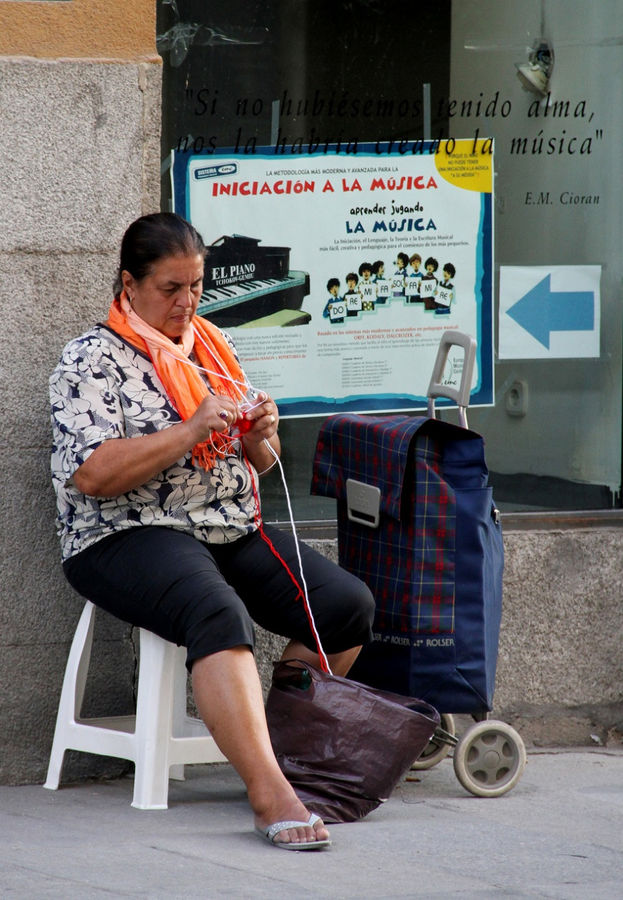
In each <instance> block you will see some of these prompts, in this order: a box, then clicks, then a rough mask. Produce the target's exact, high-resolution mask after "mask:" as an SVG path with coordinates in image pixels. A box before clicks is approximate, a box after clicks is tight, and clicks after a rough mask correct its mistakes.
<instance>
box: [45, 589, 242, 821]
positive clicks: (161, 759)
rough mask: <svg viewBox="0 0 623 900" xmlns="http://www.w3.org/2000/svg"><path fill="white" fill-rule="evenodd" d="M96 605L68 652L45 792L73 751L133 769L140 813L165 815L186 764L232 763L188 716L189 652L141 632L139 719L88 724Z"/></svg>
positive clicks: (135, 802)
mask: <svg viewBox="0 0 623 900" xmlns="http://www.w3.org/2000/svg"><path fill="white" fill-rule="evenodd" d="M94 624H95V606H94V605H93V604H92V603H91V602H90V601H87V602H86V604H85V607H84V610H83V611H82V615H81V617H80V621H79V622H78V627H77V628H76V633H75V635H74V639H73V641H72V644H71V650H70V651H69V659H68V660H67V667H66V669H65V678H64V680H63V690H62V692H61V699H60V702H59V706H58V713H57V716H56V729H55V732H54V741H53V743H52V752H51V754H50V762H49V766H48V776H47V780H46V782H45V785H44V787H46V788H49V789H50V790H56V789H57V788H58V785H59V781H60V777H61V769H62V767H63V758H64V756H65V751H66V750H81V751H83V752H85V753H97V754H99V755H101V756H114V757H119V758H121V759H130V760H132V761H133V762H134V768H135V773H134V797H133V799H132V806H135V807H136V808H137V809H166V808H167V798H168V793H169V777H171V778H177V779H183V778H184V765H185V764H190V763H210V762H225V761H226V759H225V757H224V756H223V754H222V753H221V751H220V750H219V749H218V747H217V746H216V743H215V742H214V738H213V737H212V736H211V735H210V733H209V731H208V729H207V728H206V727H205V725H204V724H203V722H201V721H200V720H199V719H194V718H192V717H190V716H188V715H187V714H186V668H185V665H184V661H185V650H184V648H183V647H176V646H175V645H174V644H171V643H169V642H168V641H165V640H163V639H162V638H159V637H157V636H156V635H155V634H152V633H151V632H150V631H145V630H144V629H143V628H141V629H140V670H139V678H138V697H137V702H136V715H135V716H110V717H107V718H97V719H81V718H80V710H81V707H82V700H83V697H84V689H85V685H86V680H87V673H88V670H89V660H90V658H91V645H92V643H93V626H94Z"/></svg>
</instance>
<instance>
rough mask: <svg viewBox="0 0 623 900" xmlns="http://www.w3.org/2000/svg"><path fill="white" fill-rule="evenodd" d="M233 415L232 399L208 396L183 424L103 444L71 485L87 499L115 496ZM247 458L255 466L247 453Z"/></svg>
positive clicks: (220, 427) (231, 419)
mask: <svg viewBox="0 0 623 900" xmlns="http://www.w3.org/2000/svg"><path fill="white" fill-rule="evenodd" d="M223 412H226V413H227V415H228V420H227V421H225V420H224V419H223V418H222V416H221V413H223ZM237 416H238V410H237V407H236V404H235V403H234V401H233V400H230V399H229V398H228V397H221V396H219V397H217V396H215V395H213V394H209V395H208V396H207V397H205V398H204V399H203V400H202V402H201V403H200V404H199V407H198V408H197V411H196V412H195V413H194V414H193V415H192V416H191V417H190V419H187V420H186V421H185V422H179V423H178V424H176V425H170V426H169V427H168V428H165V429H163V430H162V431H156V432H154V433H153V434H145V435H142V436H141V437H133V438H111V439H110V440H107V441H104V442H103V443H101V444H100V445H99V446H98V447H97V448H96V449H95V450H94V451H93V453H91V455H90V456H89V457H88V459H86V460H85V461H84V462H83V463H82V465H81V466H79V467H78V469H76V471H75V472H74V475H73V481H74V484H75V485H76V487H77V488H78V490H79V491H81V492H82V493H83V494H87V495H89V496H91V497H117V496H118V495H119V494H124V493H126V491H131V490H133V489H134V488H137V487H140V485H142V484H145V482H146V481H149V480H150V478H153V477H154V476H155V475H158V474H159V473H160V472H162V471H163V470H164V469H166V468H167V466H170V465H171V464H172V463H174V462H175V461H176V460H177V459H180V458H181V457H182V456H184V454H185V453H187V452H188V451H189V450H190V449H191V448H192V447H194V446H195V444H198V443H201V442H202V441H204V440H206V438H208V437H209V435H210V432H212V431H225V429H226V428H227V427H228V426H230V425H232V424H233V422H234V421H235V420H236V418H237ZM264 449H265V452H266V454H267V455H270V454H269V451H268V450H267V449H266V448H264ZM249 457H250V458H251V461H252V462H253V463H254V465H255V462H254V460H253V458H252V457H251V454H249ZM267 465H268V463H267ZM260 471H261V469H260Z"/></svg>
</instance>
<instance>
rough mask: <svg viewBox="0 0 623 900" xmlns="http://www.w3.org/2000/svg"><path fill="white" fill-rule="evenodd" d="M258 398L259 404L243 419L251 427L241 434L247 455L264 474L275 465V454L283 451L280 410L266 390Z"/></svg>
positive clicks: (261, 473)
mask: <svg viewBox="0 0 623 900" xmlns="http://www.w3.org/2000/svg"><path fill="white" fill-rule="evenodd" d="M257 400H258V403H257V406H255V408H254V409H250V410H249V411H248V412H246V413H244V415H243V417H242V421H244V422H246V423H247V424H250V426H251V427H250V428H249V429H248V430H247V431H245V432H243V433H242V434H241V440H242V443H243V445H244V449H245V451H246V454H247V456H248V457H249V459H250V460H251V462H252V463H253V465H254V466H255V468H256V469H257V471H258V472H259V474H260V475H263V474H264V472H268V470H269V469H272V467H273V466H274V465H275V454H276V455H277V456H279V455H280V453H281V444H280V442H279V435H278V434H277V428H278V426H279V410H278V409H277V404H276V403H275V401H274V400H272V399H271V398H270V397H269V396H268V394H266V393H265V392H264V391H261V392H260V393H259V394H258V397H257ZM271 448H272V451H273V452H271Z"/></svg>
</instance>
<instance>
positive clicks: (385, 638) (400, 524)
mask: <svg viewBox="0 0 623 900" xmlns="http://www.w3.org/2000/svg"><path fill="white" fill-rule="evenodd" d="M369 486H372V490H375V489H376V488H378V503H379V509H378V516H376V515H375V514H374V511H373V512H372V513H370V510H369V509H368V507H367V505H366V503H367V498H368V497H369ZM361 492H363V494H362V493H361ZM312 493H316V494H322V495H325V496H329V497H336V499H337V503H338V547H339V560H340V564H341V565H342V566H344V568H346V569H348V570H349V571H351V572H353V573H354V574H356V575H358V576H359V577H360V578H362V579H363V580H364V581H365V582H366V583H367V584H368V586H369V587H370V589H371V591H372V593H373V594H374V597H375V600H376V605H377V612H376V618H375V626H374V640H373V642H372V643H371V644H369V645H368V646H367V647H365V648H364V649H363V651H362V653H361V655H360V657H359V659H358V661H357V663H356V664H355V667H354V668H353V669H352V670H351V673H350V675H351V677H352V678H354V679H356V680H358V681H362V682H364V683H366V684H369V685H371V686H373V687H378V688H382V689H384V690H391V691H395V692H396V693H400V694H406V695H408V696H417V697H421V698H422V699H424V700H426V701H427V702H428V703H431V704H432V705H433V706H435V707H436V708H437V709H439V710H440V712H456V713H459V712H469V713H475V712H484V711H488V710H490V709H491V705H492V701H493V690H494V682H495V669H496V663H497V648H498V636H499V627H500V617H501V596H502V570H503V544H502V533H501V527H500V525H499V522H498V519H497V511H496V510H495V507H494V505H493V500H492V495H491V488H490V487H489V486H488V471H487V467H486V463H485V458H484V443H483V440H482V438H481V437H480V435H478V434H476V433H475V432H473V431H469V430H467V429H465V428H459V427H457V426H454V425H450V424H448V423H445V422H441V421H439V420H437V419H434V418H410V417H407V416H389V417H387V416H384V417H373V416H359V415H337V416H333V417H331V418H330V419H328V420H327V421H326V422H325V423H324V424H323V426H322V429H321V431H320V435H319V438H318V443H317V447H316V454H315V459H314V472H313V479H312ZM347 496H348V498H349V499H347ZM362 497H363V502H360V501H361V498H362ZM358 505H359V506H362V510H358V508H357V507H358ZM363 507H365V508H363ZM376 518H378V525H377V526H376V527H370V524H369V523H373V522H374V520H375V519H376Z"/></svg>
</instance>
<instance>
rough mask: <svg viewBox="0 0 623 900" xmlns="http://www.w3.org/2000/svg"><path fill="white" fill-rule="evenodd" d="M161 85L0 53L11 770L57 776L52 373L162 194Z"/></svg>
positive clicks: (3, 579)
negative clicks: (51, 766) (130, 229)
mask: <svg viewBox="0 0 623 900" xmlns="http://www.w3.org/2000/svg"><path fill="white" fill-rule="evenodd" d="M2 5H3V6H8V5H13V4H2ZM14 5H15V6H17V5H19V6H21V7H27V6H28V7H32V6H35V5H36V6H42V5H43V4H14ZM50 5H52V4H50ZM53 5H54V6H60V5H63V6H70V5H73V4H53ZM0 12H4V11H2V10H0ZM0 24H1V23H0ZM160 84H161V66H160V62H159V60H158V59H157V58H154V59H153V60H152V61H146V60H144V59H141V60H131V61H128V60H110V61H108V60H107V61H102V60H85V59H80V60H67V59H65V60H48V59H35V58H30V57H28V58H27V57H4V58H3V57H0V160H1V162H2V167H1V175H0V199H1V207H2V217H3V219H2V228H1V229H0V304H1V309H2V320H3V341H2V350H1V357H0V381H1V394H2V416H3V452H2V457H1V459H0V480H1V484H2V493H1V499H0V533H1V534H2V543H1V551H0V553H1V556H0V596H1V603H0V684H1V685H2V688H1V689H0V720H1V721H2V723H3V727H2V730H1V732H0V782H8V783H14V782H20V781H38V780H41V778H42V776H43V773H44V771H45V766H46V765H47V755H48V753H49V746H50V739H51V730H50V728H51V723H52V722H53V717H54V714H55V709H56V704H57V702H58V692H59V689H60V685H61V681H62V675H63V669H64V665H65V660H66V656H67V647H68V641H69V640H70V637H71V634H72V632H73V628H74V626H75V623H76V621H77V617H78V613H79V604H77V602H76V598H75V596H74V595H73V593H72V592H71V590H70V589H69V587H68V586H67V585H66V584H65V582H64V579H63V575H62V572H61V568H60V557H59V545H58V540H57V537H56V534H55V530H54V498H53V494H52V490H51V485H50V475H49V451H50V442H51V432H50V426H49V412H48V400H47V379H48V376H49V373H50V372H51V370H52V369H53V368H54V366H55V365H56V362H57V359H58V357H59V354H60V351H61V349H62V347H63V346H64V344H65V343H66V342H67V341H68V340H69V339H70V338H72V337H75V336H76V335H78V334H80V333H81V332H83V331H84V330H86V328H87V327H89V326H90V325H91V324H93V323H95V322H97V321H99V320H101V319H102V318H103V317H105V315H106V310H107V307H108V305H109V303H110V300H111V297H112V281H113V277H114V273H115V269H116V265H117V256H118V247H119V241H120V238H121V236H122V234H123V232H124V230H125V228H126V227H127V225H128V224H129V223H130V222H131V221H132V220H133V219H134V218H136V217H137V216H138V215H140V214H141V213H143V212H152V211H154V210H157V209H159V203H160V195H159V188H160V177H159V169H160V146H159V136H160V106H161V104H160V93H161V88H160ZM121 630H122V629H120V626H119V625H118V624H117V623H115V624H114V625H110V624H109V625H107V626H106V629H105V635H104V637H103V639H102V641H101V650H102V652H103V656H104V664H103V668H100V669H99V674H98V680H99V683H100V685H101V690H100V691H99V693H103V689H104V687H105V689H106V692H108V691H112V701H113V703H116V702H117V700H122V699H124V700H127V701H131V687H129V686H128V685H129V682H127V681H124V680H123V679H120V680H117V679H116V678H115V675H116V673H117V669H118V664H119V659H118V657H119V646H118V643H119V640H118V638H119V635H120V634H121ZM122 643H124V644H125V645H126V650H127V651H128V654H127V655H128V660H129V665H130V666H132V665H133V661H132V656H131V653H130V650H131V646H129V645H127V642H126V641H125V637H124V639H123V641H122ZM109 649H110V650H112V651H113V652H112V653H111V654H110V656H109V655H108V650H109ZM95 693H96V695H97V694H98V690H97V687H96V689H95Z"/></svg>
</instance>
